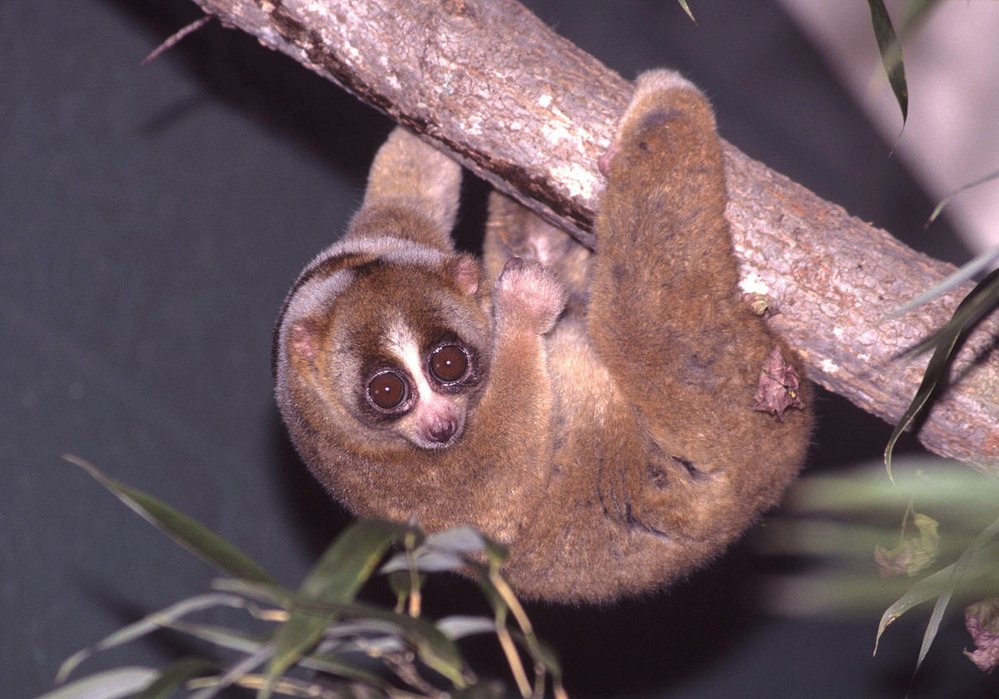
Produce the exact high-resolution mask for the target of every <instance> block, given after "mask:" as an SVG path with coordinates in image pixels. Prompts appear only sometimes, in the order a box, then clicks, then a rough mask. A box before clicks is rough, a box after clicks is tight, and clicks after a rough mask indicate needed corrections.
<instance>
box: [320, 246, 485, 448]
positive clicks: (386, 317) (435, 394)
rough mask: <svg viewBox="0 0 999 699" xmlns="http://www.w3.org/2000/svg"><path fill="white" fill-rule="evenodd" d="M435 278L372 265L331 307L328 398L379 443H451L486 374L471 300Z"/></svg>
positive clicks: (475, 303)
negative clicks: (340, 403) (338, 403)
mask: <svg viewBox="0 0 999 699" xmlns="http://www.w3.org/2000/svg"><path fill="white" fill-rule="evenodd" d="M421 277H427V278H426V279H423V278H421ZM431 277H434V278H431ZM436 277H437V275H434V274H428V273H426V272H424V271H422V270H415V269H413V268H408V269H398V268H392V267H390V266H382V265H375V266H372V268H371V269H370V270H368V271H359V272H358V276H357V278H356V279H355V280H354V282H353V283H352V284H351V286H350V288H349V289H348V290H347V292H345V293H344V294H343V295H342V296H341V297H340V298H339V299H338V300H337V304H336V310H335V312H334V315H333V319H332V323H331V326H330V335H329V344H328V359H329V361H328V364H327V368H328V372H329V376H328V379H329V381H330V384H331V385H332V387H333V392H332V393H333V396H339V397H340V399H341V400H343V401H345V403H346V404H345V405H344V407H345V408H346V410H347V412H349V413H350V414H351V415H352V416H353V417H354V419H355V420H356V421H357V423H358V426H359V427H361V429H362V430H364V431H368V430H370V431H371V432H373V433H376V434H377V437H378V440H379V442H380V443H384V441H385V440H389V441H399V440H404V441H405V442H408V443H409V444H411V445H412V446H414V447H417V448H419V449H443V448H446V447H448V446H450V445H451V444H453V443H455V442H456V441H458V440H459V439H460V438H461V436H462V434H463V432H464V430H465V427H466V424H467V421H468V415H469V412H470V411H471V410H473V409H474V407H475V405H476V404H477V402H478V398H479V396H480V394H481V391H482V388H483V385H484V383H485V379H486V377H487V375H488V369H489V354H490V343H491V327H490V325H491V321H490V319H489V318H488V316H487V315H486V314H485V313H484V312H483V311H482V308H481V303H480V301H479V300H478V299H477V297H476V296H475V295H468V294H465V293H462V292H461V291H460V290H457V289H455V288H452V287H450V286H447V285H441V282H440V280H439V278H436ZM372 436H374V435H372Z"/></svg>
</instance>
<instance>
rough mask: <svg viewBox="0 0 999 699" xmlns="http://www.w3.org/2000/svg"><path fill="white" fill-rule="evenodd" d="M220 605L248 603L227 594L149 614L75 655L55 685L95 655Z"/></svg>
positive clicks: (198, 598)
mask: <svg viewBox="0 0 999 699" xmlns="http://www.w3.org/2000/svg"><path fill="white" fill-rule="evenodd" d="M218 606H227V607H235V608H239V607H243V606H245V604H244V602H243V600H242V599H240V598H239V597H236V596H235V595H225V594H207V595H198V596H197V597H191V598H188V599H185V600H182V601H180V602H177V603H176V604H173V605H171V606H169V607H167V608H166V609H163V610H161V611H159V612H155V613H153V614H150V615H148V616H146V617H144V618H142V619H140V620H139V621H137V622H135V623H133V624H129V625H128V626H125V627H124V628H121V629H118V630H117V631H115V632H114V633H112V634H110V635H109V636H107V637H106V638H104V639H103V640H101V641H99V642H98V643H96V644H94V645H92V646H90V647H88V648H84V649H83V650H81V651H79V652H77V653H74V654H73V655H72V656H70V657H69V658H68V659H67V660H65V661H64V662H63V664H62V666H61V667H60V668H59V672H58V674H57V675H56V682H63V681H65V680H66V678H67V677H69V675H70V673H71V672H73V670H74V669H75V668H76V667H77V666H78V665H79V664H80V663H82V662H83V661H84V660H86V659H87V658H89V657H90V656H91V655H93V654H94V653H98V652H100V651H103V650H107V649H109V648H114V647H115V646H120V645H122V644H124V643H129V642H130V641H134V640H135V639H137V638H141V637H142V636H145V635H146V634H148V633H150V632H152V631H155V630H156V629H159V628H161V627H163V626H168V625H170V624H171V623H172V622H173V621H175V620H176V619H179V618H180V617H182V616H184V615H186V614H190V613H192V612H197V611H201V610H204V609H210V608H212V607H218Z"/></svg>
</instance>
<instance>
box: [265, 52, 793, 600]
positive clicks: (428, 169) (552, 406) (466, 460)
mask: <svg viewBox="0 0 999 699" xmlns="http://www.w3.org/2000/svg"><path fill="white" fill-rule="evenodd" d="M601 168H602V170H603V171H604V173H605V174H606V176H607V187H606V190H605V192H604V194H603V196H602V198H601V202H600V209H599V212H598V217H597V221H596V227H595V233H596V238H597V248H596V250H595V253H594V254H592V255H591V254H590V253H589V252H588V251H587V250H585V249H583V248H582V247H581V246H579V245H577V244H576V243H574V242H573V241H571V240H570V239H568V238H567V237H566V236H565V234H564V233H561V232H560V231H557V230H556V229H554V228H551V227H550V226H548V225H547V224H544V223H543V222H541V221H540V219H537V218H536V217H535V216H534V215H533V214H530V213H528V212H527V211H526V210H524V209H522V208H520V207H519V206H518V205H516V204H514V203H513V202H511V201H510V200H507V199H504V198H502V197H500V196H499V195H494V196H493V198H492V199H491V201H490V221H489V224H488V226H487V238H486V243H485V256H484V257H485V259H484V260H483V262H482V263H481V264H480V262H479V261H478V260H475V259H474V258H472V257H469V256H467V255H463V254H459V253H456V252H455V251H454V248H453V245H452V243H451V240H450V235H449V232H450V229H451V227H452V225H453V222H454V216H455V211H456V209H457V196H458V182H459V178H460V171H459V170H458V166H457V165H455V164H454V163H453V162H452V161H450V160H449V159H447V158H446V157H445V156H443V155H441V154H439V153H437V152H436V151H434V150H433V149H432V148H430V147H429V146H426V145H425V144H423V143H422V142H420V141H418V140H417V139H416V138H415V137H414V136H412V135H410V134H408V133H407V132H405V131H403V130H401V129H397V130H396V131H395V132H394V133H393V134H392V136H391V137H390V138H389V140H388V142H387V143H386V144H385V145H384V146H383V147H382V149H381V150H380V151H379V154H378V156H377V157H376V159H375V163H374V164H373V166H372V171H371V174H370V178H369V185H368V190H367V193H366V196H365V201H364V204H363V206H362V208H361V210H360V211H359V212H358V214H357V215H356V216H355V218H354V220H353V221H352V223H351V226H350V228H349V230H348V233H347V235H346V236H345V237H344V239H343V240H341V241H340V242H338V243H337V244H335V245H333V246H332V247H331V248H329V249H327V250H326V251H325V252H324V253H322V254H321V255H320V256H319V257H318V258H317V259H316V260H315V261H314V262H313V263H312V264H311V265H310V266H309V267H307V268H306V270H305V271H304V272H303V273H302V275H301V276H300V277H299V280H298V281H297V282H296V285H295V286H294V287H293V289H292V292H291V293H290V294H289V297H288V300H287V301H286V304H285V308H284V310H283V311H282V316H281V320H280V323H279V330H278V333H277V337H276V343H275V357H276V363H275V364H276V392H277V397H278V402H279V405H280V407H281V410H282V414H283V415H284V417H285V420H286V422H287V424H288V427H289V431H290V433H291V435H292V438H293V439H294V441H295V443H296V445H297V447H298V449H299V451H300V453H301V454H302V456H303V458H304V459H305V461H306V462H307V463H308V464H309V466H310V468H311V469H312V470H313V472H314V473H315V474H316V475H317V477H318V478H319V479H320V480H321V481H322V482H323V483H324V485H325V486H326V487H327V488H328V489H329V490H330V492H331V493H332V494H333V496H334V497H336V498H337V499H339V500H341V501H342V502H344V503H345V504H346V505H347V506H348V507H350V508H351V509H352V510H354V511H355V512H357V513H359V514H362V515H368V516H380V517H387V518H389V519H394V520H399V521H406V520H408V519H409V518H411V517H414V518H415V519H416V520H417V521H418V522H419V523H420V524H421V525H422V526H424V527H425V528H427V529H429V530H437V529H442V528H446V527H452V526H457V525H459V524H471V525H473V526H475V527H477V528H478V529H480V530H481V531H483V533H485V534H487V535H489V536H491V537H493V538H496V539H498V540H500V541H502V542H503V543H505V544H507V545H508V546H509V547H510V551H511V555H510V558H509V560H508V562H507V565H506V572H507V575H508V576H509V577H510V579H511V581H512V582H513V583H514V585H515V586H516V587H517V588H518V590H519V591H520V592H521V594H524V595H526V596H529V597H539V598H546V599H554V600H563V601H580V600H586V601H599V600H607V599H612V598H616V597H620V596H623V595H630V594H635V593H639V592H642V591H647V590H650V589H655V588H657V587H661V586H664V585H666V584H668V583H669V582H671V581H673V580H675V579H676V578H677V577H679V576H682V575H684V574H686V573H688V572H689V571H691V570H692V569H694V568H696V567H697V566H700V565H702V564H703V563H704V562H706V561H708V560H710V559H711V558H712V557H714V556H716V555H718V554H719V553H720V552H721V551H723V550H724V549H725V547H726V546H727V545H728V544H729V543H730V542H731V541H732V540H733V539H734V538H736V537H737V536H738V535H739V534H740V533H741V532H742V531H744V530H745V528H746V527H747V526H749V524H751V523H752V522H753V521H754V520H755V519H756V518H757V517H758V515H759V513H760V512H761V511H763V510H765V509H766V508H768V507H770V506H772V505H773V504H774V503H775V502H776V501H777V500H778V499H779V497H780V495H781V493H782V491H783V489H784V488H785V486H786V485H787V484H788V483H789V482H790V481H791V480H792V479H793V478H794V476H795V475H796V474H797V472H798V470H799V468H800V466H801V464H802V462H803V460H804V455H805V449H806V445H807V442H808V434H809V429H810V422H811V416H810V409H809V408H810V397H809V387H808V385H807V384H806V383H805V382H800V383H799V382H798V380H797V376H798V373H797V369H796V367H795V365H794V362H793V356H792V355H791V353H790V352H789V350H788V349H787V348H786V347H784V346H783V345H782V343H781V342H780V340H779V339H778V338H776V337H775V336H774V335H773V334H772V333H771V332H770V331H769V330H768V329H767V327H766V326H765V324H764V323H763V322H762V321H761V319H759V318H758V317H756V316H755V315H753V313H752V312H751V311H750V309H749V308H748V307H747V306H746V305H745V304H743V303H742V301H741V299H740V297H739V294H738V288H737V284H738V269H737V265H736V261H735V258H734V256H733V254H732V249H731V240H730V234H729V230H728V225H727V223H726V221H725V218H724V207H725V201H726V192H725V181H724V173H723V169H722V162H721V153H720V147H719V141H718V137H717V135H716V132H715V124H714V116H713V114H712V112H711V109H710V107H709V105H708V104H707V102H706V100H705V99H704V97H703V96H702V95H701V94H700V92H699V91H697V90H696V88H694V87H693V86H692V85H691V84H690V83H688V82H687V81H685V80H684V79H683V78H681V77H679V76H678V75H676V74H675V73H671V72H667V71H654V72H650V73H646V74H644V75H642V76H640V78H639V80H638V83H637V88H636V91H635V95H634V97H633V99H632V102H631V104H630V106H629V107H628V110H627V112H626V113H625V115H624V117H623V119H622V121H621V125H620V127H619V130H618V134H617V137H616V140H615V143H614V144H613V146H612V147H611V149H610V151H609V152H608V154H607V155H606V156H605V157H604V158H603V159H602V161H601ZM775 362H776V365H777V366H779V368H780V371H777V372H775V371H773V370H772V368H768V369H767V370H766V371H765V370H764V367H765V366H767V367H773V366H774V363H775ZM775 376H776V377H778V378H777V379H775ZM774 380H779V381H780V382H781V383H780V386H779V389H780V390H782V391H784V393H785V395H784V396H783V397H784V399H785V400H784V401H783V402H781V403H780V405H779V406H778V407H774V403H773V401H772V400H770V401H766V402H764V403H763V404H761V402H760V401H759V400H758V398H757V392H758V390H759V387H760V384H761V382H764V383H766V382H768V381H769V382H771V383H772V382H773V381H774Z"/></svg>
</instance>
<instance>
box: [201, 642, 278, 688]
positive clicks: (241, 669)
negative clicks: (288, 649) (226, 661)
mask: <svg viewBox="0 0 999 699" xmlns="http://www.w3.org/2000/svg"><path fill="white" fill-rule="evenodd" d="M273 655H274V647H273V646H272V645H271V644H269V643H268V644H264V645H262V646H261V647H260V648H259V649H257V651H256V652H255V653H251V654H250V655H247V656H245V657H244V658H242V659H241V660H239V661H238V662H237V663H236V664H234V665H233V666H232V667H231V668H229V669H228V670H227V671H226V673H225V674H224V675H222V677H220V678H219V679H218V681H217V682H215V683H213V684H212V685H211V686H209V687H206V688H205V689H202V690H201V691H200V692H197V693H196V694H194V695H193V696H192V697H191V699H211V697H214V696H215V695H216V694H218V693H219V692H221V691H222V690H223V689H226V688H228V687H231V686H232V685H234V684H238V683H239V682H240V681H241V680H242V679H243V678H244V677H246V676H247V675H249V674H250V673H251V672H253V671H254V670H255V669H256V668H258V667H260V666H261V665H263V664H264V663H266V662H267V660H268V659H269V658H270V657H271V656H273Z"/></svg>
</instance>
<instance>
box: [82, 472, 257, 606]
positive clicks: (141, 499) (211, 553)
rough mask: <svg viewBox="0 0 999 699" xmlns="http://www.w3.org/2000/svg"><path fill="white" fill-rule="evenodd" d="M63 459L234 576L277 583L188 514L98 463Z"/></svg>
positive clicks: (197, 553)
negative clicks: (112, 474)
mask: <svg viewBox="0 0 999 699" xmlns="http://www.w3.org/2000/svg"><path fill="white" fill-rule="evenodd" d="M63 458H64V459H65V460H66V461H68V462H70V463H71V464H75V465H77V466H79V467H80V468H82V469H83V470H84V471H86V472H87V473H88V474H90V475H91V476H92V477H93V478H94V479H96V480H97V482H99V483H100V484H101V485H103V486H104V487H105V488H107V489H108V490H110V491H111V492H112V493H113V494H114V495H115V496H117V497H118V499H119V500H121V501H122V502H123V503H125V504H126V505H128V507H130V508H131V509H132V510H133V511H134V512H136V513H137V514H138V515H139V516H140V517H142V518H143V519H145V520H146V521H147V522H150V523H151V524H153V525H154V526H156V527H157V528H159V529H160V530H161V531H163V532H165V533H166V534H168V535H169V536H170V537H171V538H172V539H173V540H174V541H176V542H177V543H179V544H180V545H181V546H183V547H184V548H186V549H188V550H189V551H191V552H192V553H194V554H195V555H196V556H199V557H200V558H202V559H203V560H205V561H206V562H208V563H210V564H211V565H213V566H215V567H216V568H218V569H219V570H221V571H223V572H224V573H227V574H228V575H231V576H232V577H234V578H242V579H245V580H252V581H255V582H259V583H265V584H268V585H275V586H276V583H275V582H274V580H273V579H272V578H271V577H270V576H269V575H268V574H267V573H266V572H265V571H264V569H263V568H261V567H260V566H259V565H257V564H256V563H255V562H254V561H253V560H252V559H251V558H249V557H248V556H247V555H246V554H244V553H243V552H242V551H240V550H239V549H238V548H236V547H235V546H233V545H232V544H230V543H229V542H228V541H226V540H225V539H223V538H222V537H220V536H219V535H218V534H216V533H215V532H213V531H211V530H210V529H208V528H207V527H205V526H204V525H203V524H201V523H200V522H197V521H195V520H193V519H191V518H190V517H188V516H187V515H184V514H182V513H180V512H178V511H177V510H175V509H173V508H172V507H170V506H169V505H167V504H166V503H164V502H163V501H161V500H158V499H157V498H154V497H152V496H151V495H147V494H146V493H143V492H142V491H141V490H136V489H135V488H129V487H128V486H126V485H123V484H121V483H119V482H118V481H116V480H114V479H112V478H109V477H108V476H106V475H104V474H103V473H102V472H101V471H100V470H99V469H98V468H97V467H96V466H94V465H93V464H91V463H89V462H87V461H84V460H83V459H81V458H79V457H77V456H73V455H70V454H64V455H63Z"/></svg>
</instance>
